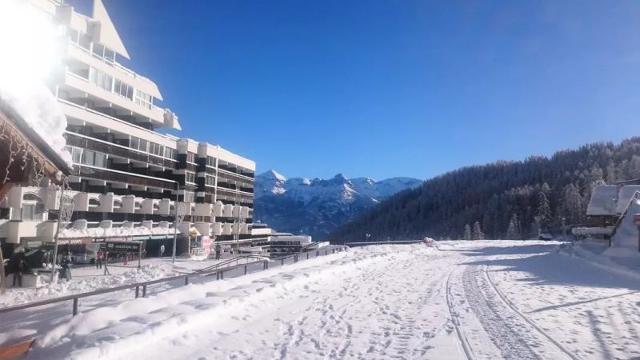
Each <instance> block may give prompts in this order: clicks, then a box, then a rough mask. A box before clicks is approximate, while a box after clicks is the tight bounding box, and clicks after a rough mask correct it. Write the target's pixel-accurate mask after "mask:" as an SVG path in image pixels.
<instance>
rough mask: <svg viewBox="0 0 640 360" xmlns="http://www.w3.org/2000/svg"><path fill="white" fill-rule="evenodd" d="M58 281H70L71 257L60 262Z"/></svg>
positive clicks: (66, 257)
mask: <svg viewBox="0 0 640 360" xmlns="http://www.w3.org/2000/svg"><path fill="white" fill-rule="evenodd" d="M60 279H65V280H66V281H71V257H70V256H69V255H67V256H65V257H63V258H62V261H60Z"/></svg>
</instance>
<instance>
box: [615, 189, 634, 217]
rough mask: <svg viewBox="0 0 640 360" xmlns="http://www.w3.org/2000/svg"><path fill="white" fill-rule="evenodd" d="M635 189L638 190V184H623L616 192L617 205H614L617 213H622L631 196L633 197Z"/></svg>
mask: <svg viewBox="0 0 640 360" xmlns="http://www.w3.org/2000/svg"><path fill="white" fill-rule="evenodd" d="M637 191H640V185H625V186H623V187H622V188H620V191H619V192H618V205H617V207H616V212H617V213H618V214H622V213H623V212H625V210H627V207H628V206H629V201H630V200H631V197H633V195H634V194H635V193H636V192H637Z"/></svg>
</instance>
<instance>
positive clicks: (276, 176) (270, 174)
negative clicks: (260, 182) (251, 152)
mask: <svg viewBox="0 0 640 360" xmlns="http://www.w3.org/2000/svg"><path fill="white" fill-rule="evenodd" d="M259 176H264V177H266V178H272V179H275V180H277V181H281V182H285V181H287V178H286V177H285V176H284V175H282V174H280V173H279V172H277V171H275V170H273V169H271V170H269V171H267V172H265V173H263V174H262V175H259Z"/></svg>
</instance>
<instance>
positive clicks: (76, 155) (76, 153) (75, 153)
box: [64, 146, 82, 164]
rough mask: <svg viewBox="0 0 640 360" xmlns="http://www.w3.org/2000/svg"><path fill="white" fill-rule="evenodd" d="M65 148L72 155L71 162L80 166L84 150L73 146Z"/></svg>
mask: <svg viewBox="0 0 640 360" xmlns="http://www.w3.org/2000/svg"><path fill="white" fill-rule="evenodd" d="M64 148H65V150H67V151H68V152H69V154H71V161H73V162H74V163H75V164H79V163H80V161H81V160H82V149H80V148H77V147H73V146H65V147H64Z"/></svg>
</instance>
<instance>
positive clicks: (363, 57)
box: [74, 0, 640, 179]
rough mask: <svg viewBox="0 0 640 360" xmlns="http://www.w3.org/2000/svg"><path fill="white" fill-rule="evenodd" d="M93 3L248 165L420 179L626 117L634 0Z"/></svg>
mask: <svg viewBox="0 0 640 360" xmlns="http://www.w3.org/2000/svg"><path fill="white" fill-rule="evenodd" d="M74 2H75V1H74ZM104 2H105V4H106V6H107V9H108V10H109V11H110V13H111V16H112V18H113V21H114V23H115V24H116V26H117V27H118V29H119V30H120V35H121V36H122V38H123V40H124V42H125V44H126V45H127V47H128V50H129V53H130V54H131V56H132V62H131V63H130V64H129V65H130V66H131V67H132V68H134V69H135V70H137V71H139V72H140V73H142V74H143V75H147V76H149V77H150V78H152V79H154V80H156V82H157V83H158V85H159V86H160V88H161V91H162V93H163V95H164V98H165V102H164V103H163V105H165V106H168V107H170V108H171V109H173V110H174V111H175V112H176V113H177V114H178V115H179V116H180V119H181V122H182V125H183V128H184V131H183V132H182V133H181V134H182V135H183V136H188V137H192V138H195V139H199V140H206V141H210V142H214V143H219V144H221V145H222V146H224V147H227V148H229V149H230V150H232V151H234V152H237V153H239V154H242V155H245V156H247V157H249V158H251V159H254V160H255V161H256V162H257V166H258V171H260V172H261V171H264V170H267V169H270V168H275V169H277V170H279V171H280V172H282V173H283V174H285V175H287V176H291V177H292V176H308V177H315V176H318V177H328V176H332V175H334V174H335V173H338V172H342V173H344V174H345V175H347V176H350V177H355V176H371V177H374V178H378V179H381V178H386V177H391V176H414V177H418V178H429V177H432V176H435V175H438V174H440V173H442V172H445V171H448V170H452V169H455V168H458V167H460V166H464V165H471V164H481V163H486V162H491V161H495V160H498V159H507V160H509V159H523V158H525V157H527V156H528V155H532V154H544V155H548V154H551V153H552V152H554V151H555V150H560V149H566V148H571V147H576V146H579V145H581V144H583V143H586V142H593V141H601V140H604V141H619V140H620V139H623V138H625V137H629V136H633V135H638V134H639V130H640V122H638V118H639V116H640V96H639V95H640V91H639V90H640V2H639V1H632V0H629V1H583V0H576V1H568V0H560V1H558V0H546V1H411V0H384V1H379V0H362V1H356V0H351V1H345V0H304V1H301V0H268V1H267V0H264V1H257V0H256V1H247V0H224V1H208V0H207V1H205V0H182V1H174V0H136V1H130V0H104Z"/></svg>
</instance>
